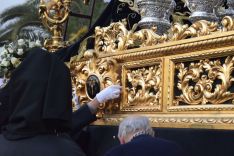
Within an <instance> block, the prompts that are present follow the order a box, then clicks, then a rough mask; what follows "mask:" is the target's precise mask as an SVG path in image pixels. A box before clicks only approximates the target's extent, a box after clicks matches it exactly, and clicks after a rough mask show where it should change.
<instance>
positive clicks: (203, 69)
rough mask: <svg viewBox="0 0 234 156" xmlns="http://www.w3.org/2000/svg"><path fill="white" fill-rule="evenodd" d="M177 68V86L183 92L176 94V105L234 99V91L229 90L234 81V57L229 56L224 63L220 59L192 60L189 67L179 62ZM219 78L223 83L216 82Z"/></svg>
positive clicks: (211, 102) (221, 101) (222, 101)
mask: <svg viewBox="0 0 234 156" xmlns="http://www.w3.org/2000/svg"><path fill="white" fill-rule="evenodd" d="M176 69H177V70H179V73H178V75H177V76H178V79H179V81H178V84H177V87H178V89H179V90H180V91H181V92H182V94H181V95H180V96H176V99H175V100H174V104H175V105H179V103H180V102H184V103H186V104H188V105H200V104H202V105H205V104H222V103H224V102H226V101H229V100H233V99H234V93H231V92H230V91H229V88H230V87H231V86H232V84H233V81H234V78H233V77H232V72H233V69H234V57H230V56H229V57H227V58H226V59H225V62H224V63H223V64H222V63H221V61H220V60H218V59H217V60H214V61H210V60H208V59H206V60H201V61H200V62H198V63H193V62H192V63H190V65H189V67H185V64H184V63H178V64H176ZM218 80H219V81H221V83H216V82H215V81H218ZM191 82H193V83H194V85H191V84H192V83H191ZM232 102H233V101H232Z"/></svg>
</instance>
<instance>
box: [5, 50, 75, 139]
mask: <svg viewBox="0 0 234 156" xmlns="http://www.w3.org/2000/svg"><path fill="white" fill-rule="evenodd" d="M7 87H9V88H7V94H8V95H7V96H6V97H8V112H9V114H10V116H9V120H8V123H7V125H6V127H5V128H4V131H3V134H4V136H5V138H7V139H9V140H16V139H22V138H25V137H31V136H35V135H37V134H40V133H48V132H51V131H54V130H56V131H59V132H68V131H70V129H71V118H72V102H71V99H72V93H71V79H70V71H69V69H68V68H67V66H66V65H65V64H64V63H63V62H62V61H61V60H59V59H58V58H57V56H55V55H53V54H52V53H49V52H47V51H45V50H42V49H39V48H34V49H32V50H31V51H30V52H28V55H27V57H26V58H25V59H24V61H23V62H22V63H21V64H20V65H19V67H17V68H16V69H15V71H14V72H13V73H12V75H11V79H10V81H9V83H8V85H7Z"/></svg>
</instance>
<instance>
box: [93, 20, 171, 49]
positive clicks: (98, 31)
mask: <svg viewBox="0 0 234 156" xmlns="http://www.w3.org/2000/svg"><path fill="white" fill-rule="evenodd" d="M136 26H137V25H134V26H133V28H132V30H130V31H128V30H127V29H126V21H123V22H117V23H111V24H110V26H108V27H103V28H100V27H96V28H95V50H96V51H98V52H104V53H107V52H116V51H121V50H126V49H129V48H130V47H136V46H140V47H144V46H151V45H155V44H158V43H163V42H165V41H166V40H167V36H166V35H163V36H160V35H157V34H156V33H155V30H154V29H152V30H151V29H142V30H140V31H137V32H135V33H134V31H135V29H136Z"/></svg>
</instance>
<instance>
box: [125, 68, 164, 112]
mask: <svg viewBox="0 0 234 156" xmlns="http://www.w3.org/2000/svg"><path fill="white" fill-rule="evenodd" d="M130 66H131V65H130ZM123 74H124V75H125V76H124V78H125V80H124V85H125V88H124V93H126V95H125V97H124V98H125V102H124V104H123V105H122V108H121V111H159V110H160V109H161V101H160V98H161V83H162V68H161V64H153V65H149V66H144V67H141V66H140V67H137V66H134V67H129V66H124V67H123Z"/></svg>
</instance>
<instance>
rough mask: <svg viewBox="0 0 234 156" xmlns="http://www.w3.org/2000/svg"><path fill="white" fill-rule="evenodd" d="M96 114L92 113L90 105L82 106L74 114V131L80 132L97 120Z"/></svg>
mask: <svg viewBox="0 0 234 156" xmlns="http://www.w3.org/2000/svg"><path fill="white" fill-rule="evenodd" d="M96 119H97V118H96V115H95V114H92V112H91V111H90V109H89V107H88V105H86V104H85V105H83V106H81V107H80V108H79V109H78V110H77V111H75V112H74V113H73V116H72V133H77V132H79V131H80V130H81V129H82V128H84V127H85V126H87V125H89V124H90V123H92V122H93V121H95V120H96Z"/></svg>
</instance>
